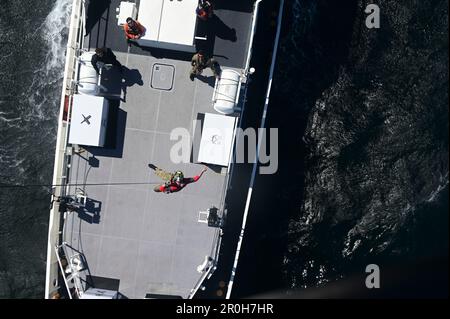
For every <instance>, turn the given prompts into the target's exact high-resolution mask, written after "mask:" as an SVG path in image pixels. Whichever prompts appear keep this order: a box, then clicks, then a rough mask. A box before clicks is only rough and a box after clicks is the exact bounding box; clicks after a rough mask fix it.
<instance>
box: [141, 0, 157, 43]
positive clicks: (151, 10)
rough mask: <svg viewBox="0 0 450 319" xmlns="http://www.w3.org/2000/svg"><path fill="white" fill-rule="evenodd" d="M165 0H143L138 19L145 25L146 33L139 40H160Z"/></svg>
mask: <svg viewBox="0 0 450 319" xmlns="http://www.w3.org/2000/svg"><path fill="white" fill-rule="evenodd" d="M163 5H164V0H141V2H140V3H139V11H138V18H137V20H138V21H139V22H140V23H141V24H142V25H143V26H144V28H145V34H144V36H143V37H142V38H141V39H140V40H139V42H140V43H141V42H143V43H145V41H146V40H147V41H158V39H159V29H160V26H161V15H162V10H163Z"/></svg>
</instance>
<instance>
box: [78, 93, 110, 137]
mask: <svg viewBox="0 0 450 319" xmlns="http://www.w3.org/2000/svg"><path fill="white" fill-rule="evenodd" d="M107 119H108V101H107V100H106V99H105V98H103V97H100V96H91V95H81V94H76V95H74V96H73V109H72V119H71V125H70V134H69V143H71V144H77V145H89V146H104V143H105V137H106V126H107Z"/></svg>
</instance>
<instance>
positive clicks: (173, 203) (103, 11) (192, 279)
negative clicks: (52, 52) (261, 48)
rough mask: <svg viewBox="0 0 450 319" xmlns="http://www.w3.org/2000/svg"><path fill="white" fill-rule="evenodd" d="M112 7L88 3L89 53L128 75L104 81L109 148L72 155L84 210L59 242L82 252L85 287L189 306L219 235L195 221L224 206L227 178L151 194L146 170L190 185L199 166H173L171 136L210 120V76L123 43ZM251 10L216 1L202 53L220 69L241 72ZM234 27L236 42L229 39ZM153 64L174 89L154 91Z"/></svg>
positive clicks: (186, 58) (185, 59) (179, 59)
mask: <svg viewBox="0 0 450 319" xmlns="http://www.w3.org/2000/svg"><path fill="white" fill-rule="evenodd" d="M118 6H119V1H117V0H112V1H88V3H87V5H86V8H87V23H86V29H87V35H86V37H85V47H86V48H87V49H90V50H93V49H95V47H101V46H106V47H109V48H111V49H112V50H113V52H114V53H115V54H116V56H117V58H118V60H119V61H120V62H121V63H122V64H123V66H125V68H124V71H123V74H120V72H118V71H117V70H114V69H112V70H110V71H109V72H105V73H103V78H104V79H103V81H104V82H103V84H104V85H105V86H107V87H108V89H109V90H108V92H109V93H110V94H111V96H109V97H110V98H111V100H110V115H109V123H108V135H107V146H106V147H105V148H93V147H82V148H81V149H80V152H74V153H73V156H72V161H71V163H70V171H69V172H70V173H69V176H68V183H70V184H71V185H73V186H70V187H69V189H68V193H75V192H76V191H77V189H83V190H84V192H85V194H86V195H87V197H88V202H87V205H86V207H85V208H84V209H80V210H78V211H75V212H72V213H70V214H69V215H68V217H67V219H66V223H65V227H64V241H65V242H66V243H67V244H68V245H69V246H70V247H71V249H73V250H74V251H78V252H81V253H82V254H83V256H84V259H85V261H86V265H85V266H86V268H87V272H86V274H87V275H89V276H90V278H86V280H87V282H88V283H89V284H90V285H93V286H96V287H98V288H102V287H100V285H101V282H104V281H105V280H104V279H109V280H113V281H114V282H117V284H118V291H119V292H120V293H121V294H122V295H123V296H125V297H128V298H144V297H145V296H146V295H147V294H150V295H159V296H172V297H173V296H179V297H182V298H186V297H188V295H189V294H190V292H191V289H193V288H194V286H195V285H196V284H197V282H198V281H199V279H200V277H201V273H199V272H197V267H198V266H199V265H200V264H202V263H203V261H204V259H205V256H214V255H215V253H216V252H217V251H216V249H217V241H218V239H219V236H220V230H219V228H217V227H209V226H208V225H207V224H204V223H200V222H198V213H199V211H205V210H207V209H208V208H210V207H212V206H215V207H219V208H222V207H221V205H223V201H224V196H225V194H226V191H227V175H226V170H224V169H221V168H219V167H209V170H208V171H207V172H206V173H205V174H204V175H203V177H202V178H201V179H200V180H199V181H198V182H197V183H193V184H190V185H188V186H187V187H186V188H185V189H183V190H182V191H181V192H178V193H173V194H163V193H155V192H154V191H153V187H154V186H155V185H154V184H152V183H155V184H156V183H162V181H161V180H160V179H159V178H158V177H157V176H156V175H155V174H154V172H153V171H152V170H151V169H149V167H148V164H149V163H152V164H154V165H156V166H158V167H161V168H163V169H165V170H167V171H172V172H173V171H175V170H181V171H183V172H184V174H185V176H189V177H191V176H194V175H197V174H198V173H199V172H200V171H201V169H202V168H203V165H201V164H198V163H195V161H194V160H193V158H191V162H190V163H182V164H175V163H172V161H171V159H170V149H171V147H172V146H173V145H174V143H175V141H171V140H170V133H171V132H172V130H173V129H175V128H185V129H187V130H188V131H189V133H190V135H191V137H194V136H196V133H195V131H196V128H197V129H198V127H197V125H194V121H195V120H196V119H197V118H198V117H199V114H202V113H216V112H215V111H214V109H213V107H212V95H213V89H214V80H215V78H214V77H213V76H212V73H211V71H210V70H205V72H204V77H202V78H201V79H195V81H190V79H189V70H190V68H191V66H190V57H191V55H187V54H186V53H180V52H172V51H163V50H155V49H148V48H142V47H138V46H134V45H131V46H129V45H127V43H126V41H125V39H124V35H123V31H122V29H121V28H120V27H118V26H117V19H116V17H115V8H116V7H118ZM252 10H253V1H217V4H216V15H217V17H218V19H219V20H220V23H218V24H217V30H207V32H209V36H208V39H209V40H208V41H207V43H203V45H206V47H204V48H203V49H205V48H206V49H208V48H209V49H208V50H211V51H210V52H213V54H214V55H215V58H216V59H217V60H218V61H219V62H220V63H221V66H222V67H228V68H233V69H237V70H242V68H243V67H244V64H245V58H246V55H247V51H248V40H249V36H250V32H251V22H252ZM232 29H235V30H236V39H231V38H228V37H227V36H226V35H227V32H228V31H229V30H232ZM199 30H200V31H201V28H200V29H199ZM211 32H212V33H211ZM213 33H215V35H214V34H213ZM155 63H159V64H162V65H169V66H173V68H174V70H175V73H174V79H173V86H172V88H171V89H170V90H161V89H156V88H154V87H152V70H153V67H154V64H155ZM241 102H242V101H241ZM193 140H195V138H193ZM193 157H195V156H193ZM140 183H150V184H140ZM92 184H102V185H92ZM102 278H103V280H102ZM97 283H98V284H97ZM103 288H104V287H103Z"/></svg>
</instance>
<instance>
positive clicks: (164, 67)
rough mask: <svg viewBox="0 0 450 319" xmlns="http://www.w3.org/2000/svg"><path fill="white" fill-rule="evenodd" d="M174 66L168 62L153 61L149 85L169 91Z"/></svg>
mask: <svg viewBox="0 0 450 319" xmlns="http://www.w3.org/2000/svg"><path fill="white" fill-rule="evenodd" d="M174 75H175V67H174V66H173V65H169V64H161V63H155V64H153V69H152V81H151V84H150V85H151V87H152V88H154V89H157V90H164V91H170V90H172V87H173V78H174Z"/></svg>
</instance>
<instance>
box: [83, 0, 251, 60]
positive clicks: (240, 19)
mask: <svg viewBox="0 0 450 319" xmlns="http://www.w3.org/2000/svg"><path fill="white" fill-rule="evenodd" d="M120 2H121V0H95V2H94V1H91V0H87V1H86V3H87V4H86V10H87V23H86V29H87V36H86V40H85V43H86V45H87V46H88V47H90V48H96V47H103V46H105V47H109V48H111V49H112V50H113V51H115V52H131V53H134V54H138V55H152V56H160V57H162V56H164V57H167V56H172V55H173V54H174V52H171V51H167V50H159V49H154V48H144V47H138V46H136V45H132V47H131V51H128V46H127V43H126V41H125V36H124V33H123V29H121V28H120V27H118V26H117V19H116V14H117V13H116V11H115V10H116V8H117V7H119V5H120ZM135 2H136V3H137V5H139V1H135ZM214 3H215V8H216V10H215V11H214V12H215V16H214V19H212V20H211V21H209V22H207V23H205V22H202V21H201V20H199V21H198V25H197V36H201V37H203V36H206V37H207V39H208V40H207V41H206V42H205V41H202V40H199V41H197V49H202V50H204V51H205V52H206V53H207V54H208V55H213V56H214V57H215V58H216V60H217V61H218V62H219V63H220V64H221V65H222V66H226V67H231V68H242V67H244V64H245V58H246V54H247V51H248V45H249V41H248V40H249V37H250V32H251V23H252V12H253V3H254V1H253V0H216V1H215V2H214ZM138 20H139V18H138ZM191 55H192V54H178V56H177V57H176V59H177V60H179V59H182V60H189V59H190V58H191Z"/></svg>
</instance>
